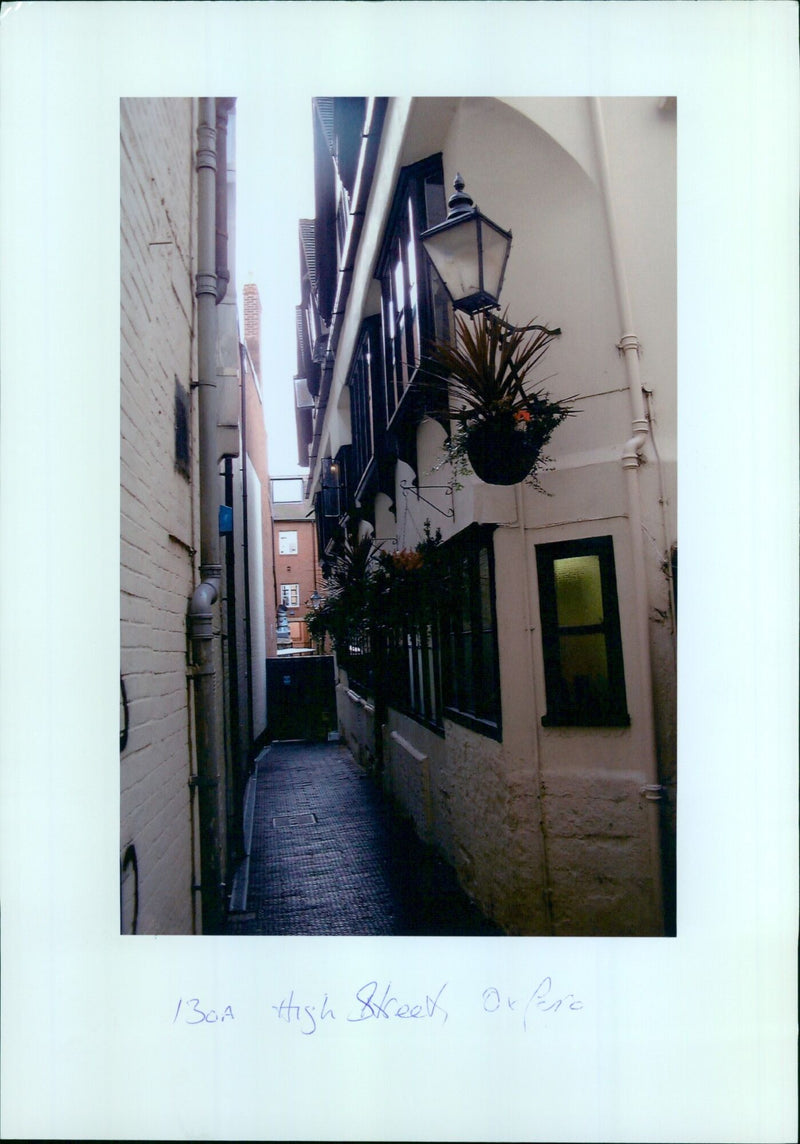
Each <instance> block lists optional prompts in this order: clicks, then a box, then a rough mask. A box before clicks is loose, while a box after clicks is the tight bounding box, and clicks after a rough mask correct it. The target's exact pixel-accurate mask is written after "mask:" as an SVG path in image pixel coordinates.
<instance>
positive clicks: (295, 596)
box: [281, 584, 300, 608]
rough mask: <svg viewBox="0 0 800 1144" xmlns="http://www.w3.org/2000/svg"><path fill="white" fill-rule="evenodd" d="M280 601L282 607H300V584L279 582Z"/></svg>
mask: <svg viewBox="0 0 800 1144" xmlns="http://www.w3.org/2000/svg"><path fill="white" fill-rule="evenodd" d="M281 603H282V604H283V606H284V608H299V607H300V585H299V584H281Z"/></svg>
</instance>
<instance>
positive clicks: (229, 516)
mask: <svg viewBox="0 0 800 1144" xmlns="http://www.w3.org/2000/svg"><path fill="white" fill-rule="evenodd" d="M232 532H233V509H232V508H231V507H230V505H227V504H221V505H220V506H219V534H220V536H228V535H230V533H232Z"/></svg>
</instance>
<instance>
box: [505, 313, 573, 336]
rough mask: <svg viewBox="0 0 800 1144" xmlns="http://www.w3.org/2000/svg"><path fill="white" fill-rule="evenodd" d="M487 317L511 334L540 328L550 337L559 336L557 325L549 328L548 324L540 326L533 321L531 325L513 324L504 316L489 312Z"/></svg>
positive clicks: (559, 328) (524, 332)
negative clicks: (500, 316) (552, 328)
mask: <svg viewBox="0 0 800 1144" xmlns="http://www.w3.org/2000/svg"><path fill="white" fill-rule="evenodd" d="M489 317H490V318H491V320H492V321H493V322H496V323H497V325H498V326H502V327H503V329H504V330H508V332H509V333H511V334H519V333H522V334H527V333H528V332H529V331H530V330H541V331H542V333H545V334H550V335H551V337H554V338H556V337H561V327H560V326H557V327H556V328H555V329H554V330H551V329H550V328H549V327H548V326H540V325H538V324H537V323H535V322H534V323H533V325H531V326H513V325H512V324H511V322H507V321H506V320H505V319H504V318H498V316H497V314H489Z"/></svg>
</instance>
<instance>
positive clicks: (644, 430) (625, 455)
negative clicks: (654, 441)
mask: <svg viewBox="0 0 800 1144" xmlns="http://www.w3.org/2000/svg"><path fill="white" fill-rule="evenodd" d="M649 431H650V426H649V423H648V422H647V421H646V420H639V419H637V420H636V421H634V422H633V436H632V437H631V438H630V440H629V441H626V442H625V445H624V447H623V450H622V467H623V469H635V468H638V465H639V462H640V461H641V452H642V449H643V448H644V443H645V441H646V440H647V436H648V433H649Z"/></svg>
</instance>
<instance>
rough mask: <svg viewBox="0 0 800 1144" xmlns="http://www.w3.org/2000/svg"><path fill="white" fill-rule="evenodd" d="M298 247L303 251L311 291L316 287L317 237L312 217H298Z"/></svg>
mask: <svg viewBox="0 0 800 1144" xmlns="http://www.w3.org/2000/svg"><path fill="white" fill-rule="evenodd" d="M300 249H301V250H302V252H303V258H304V260H305V268H306V270H307V271H308V283H309V285H310V287H311V289H312V290H313V291H316V289H317V239H316V224H315V222H314V219H313V218H301V219H300Z"/></svg>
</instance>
